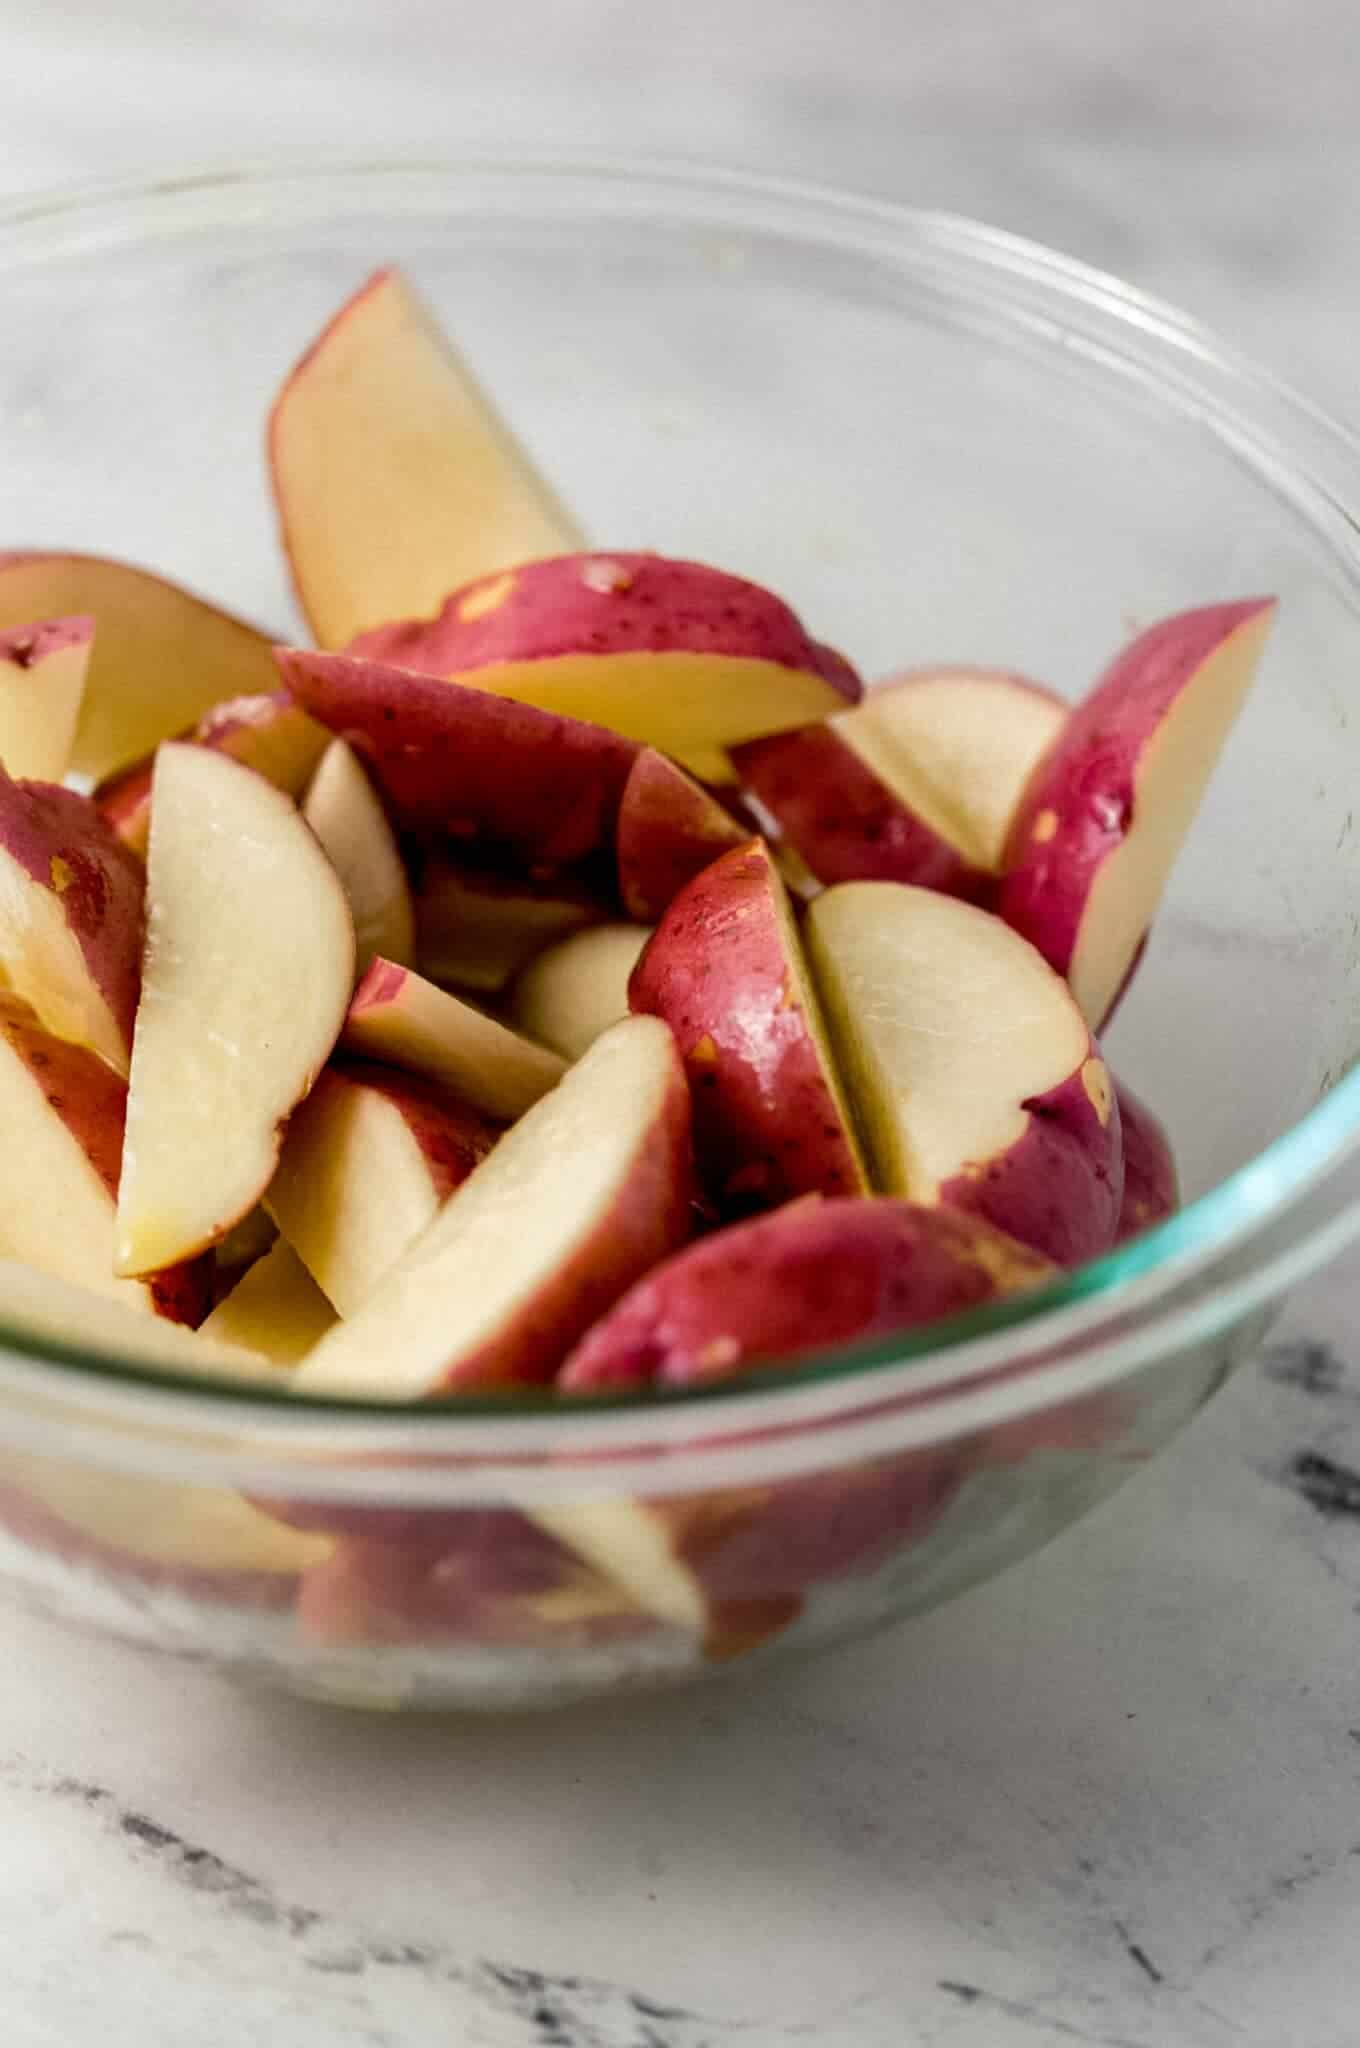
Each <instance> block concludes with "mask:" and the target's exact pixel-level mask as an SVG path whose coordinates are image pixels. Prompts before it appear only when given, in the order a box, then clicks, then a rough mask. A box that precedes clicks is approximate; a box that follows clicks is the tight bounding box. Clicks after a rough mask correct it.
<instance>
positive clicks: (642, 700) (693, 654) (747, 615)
mask: <svg viewBox="0 0 1360 2048" xmlns="http://www.w3.org/2000/svg"><path fill="white" fill-rule="evenodd" d="M350 651H351V653H353V654H356V655H366V656H368V657H369V658H370V659H371V660H374V661H378V662H388V663H392V664H394V665H396V666H397V667H401V668H407V669H416V670H419V671H421V672H422V673H423V674H425V675H437V676H443V677H445V678H446V679H448V680H450V681H456V682H461V683H464V684H470V685H471V686H472V687H473V688H474V689H478V690H487V691H490V692H492V693H493V694H495V695H497V696H502V697H509V698H513V699H514V700H515V701H516V702H517V703H520V704H533V705H537V706H538V707H539V708H540V709H542V710H545V711H551V712H555V713H557V714H559V715H560V716H563V717H566V718H574V719H579V720H584V721H589V722H590V723H592V724H595V725H602V726H605V727H607V728H608V729H609V730H610V731H611V732H617V733H623V734H625V735H626V736H627V737H628V738H630V739H633V740H639V741H642V742H644V743H645V744H646V745H649V746H653V747H659V748H660V749H661V750H662V751H663V752H665V753H686V752H693V751H694V750H695V749H696V748H697V749H699V750H700V751H701V752H708V751H711V750H712V749H713V748H715V747H726V746H729V745H731V744H732V743H733V742H734V741H737V740H746V739H754V738H756V737H758V736H759V735H760V734H762V733H768V732H782V731H785V730H787V729H788V728H789V727H791V726H799V725H807V724H808V723H810V722H811V720H813V719H815V718H824V717H826V716H827V714H828V713H829V712H832V711H838V710H844V708H845V706H846V704H847V703H851V704H853V703H854V702H855V701H856V700H857V698H858V697H859V695H860V693H861V689H862V687H863V686H862V685H861V683H860V680H859V677H858V676H857V675H856V674H855V672H854V670H853V669H852V668H851V666H850V664H849V663H848V662H847V661H846V660H845V658H844V656H842V655H839V654H837V653H835V651H834V650H833V649H831V648H829V647H823V646H822V645H821V644H820V643H819V642H817V641H815V640H812V639H810V638H809V637H808V635H807V633H805V632H804V630H803V627H802V626H801V624H800V623H799V621H798V619H797V618H796V617H795V615H794V613H793V612H792V611H790V609H789V607H788V606H787V605H786V604H785V603H784V602H783V600H782V599H780V598H777V597H775V596H774V595H773V593H772V592H771V591H768V590H762V589H761V588H760V586H759V585H758V584H755V583H748V582H746V581H745V579H744V578H742V577H740V576H729V575H727V574H726V573H725V572H724V571H723V570H721V569H711V568H709V567H708V566H707V565H706V564H705V563H702V562H677V561H671V560H668V559H667V558H666V557H665V556H662V555H647V554H609V555H602V554H593V555H583V554H576V555H559V556H557V557H556V558H555V559H553V560H550V561H538V562H525V563H524V564H522V565H521V566H520V567H519V568H517V569H507V570H505V571H504V572H502V573H500V574H498V575H496V576H493V577H484V578H482V579H481V580H480V581H479V582H477V583H472V584H469V585H467V586H466V587H465V588H463V589H461V590H456V591H455V592H454V593H453V595H452V596H451V597H450V598H448V600H447V602H446V603H445V604H444V606H443V609H442V610H441V611H440V613H439V615H438V617H437V618H435V619H433V620H429V619H415V620H412V621H410V622H408V623H405V624H399V625H391V626H384V627H382V628H380V629H379V630H377V631H375V632H371V633H364V634H362V635H360V637H359V638H358V639H357V640H355V641H354V642H353V643H352V645H351V649H350Z"/></svg>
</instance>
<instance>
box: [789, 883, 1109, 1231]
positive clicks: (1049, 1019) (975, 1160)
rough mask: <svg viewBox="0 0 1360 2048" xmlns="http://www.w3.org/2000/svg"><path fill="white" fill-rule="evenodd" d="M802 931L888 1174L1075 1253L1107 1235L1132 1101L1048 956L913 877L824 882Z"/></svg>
mask: <svg viewBox="0 0 1360 2048" xmlns="http://www.w3.org/2000/svg"><path fill="white" fill-rule="evenodd" d="M806 933H807V944H808V957H809V960H810V962H811V965H812V970H813V974H814V976H815V978H816V981H817V985H818V987H819V988H820V990H821V994H822V1000H823V1002H824V1003H825V1006H826V1017H827V1023H828V1025H829V1026H830V1030H831V1036H832V1040H833V1043H834V1044H835V1047H836V1052H837V1055H838V1057H839V1060H840V1065H841V1071H842V1072H843V1074H844V1075H845V1080H846V1085H847V1087H848V1088H849V1090H850V1093H851V1096H852V1098H853V1100H854V1101H855V1103H856V1104H857V1107H858V1112H859V1120H860V1128H861V1129H862V1130H863V1132H864V1136H865V1142H866V1144H867V1146H868V1150H869V1155H870V1158H871V1160H872V1162H873V1168H874V1173H875V1178H876V1179H877V1182H878V1185H879V1186H880V1187H881V1188H882V1189H883V1190H884V1191H885V1192H886V1193H889V1194H897V1195H905V1196H906V1197H907V1199H908V1200H910V1201H913V1202H923V1203H933V1202H944V1203H947V1204H950V1205H952V1206H954V1207H958V1208H963V1209H968V1210H970V1211H972V1212H973V1213H974V1214H976V1215H980V1216H983V1217H985V1218H986V1219H987V1220H988V1221H989V1222H991V1223H993V1224H995V1225H996V1226H997V1228H998V1229H999V1230H1004V1231H1007V1232H1009V1233H1010V1235H1011V1236H1012V1237H1016V1238H1019V1240H1020V1241H1021V1243H1022V1244H1027V1245H1030V1246H1032V1247H1033V1248H1034V1249H1035V1250H1036V1251H1039V1252H1042V1253H1043V1254H1044V1255H1045V1256H1046V1257H1048V1258H1051V1259H1053V1260H1055V1261H1057V1262H1058V1263H1059V1264H1061V1265H1073V1264H1076V1263H1078V1262H1079V1261H1080V1260H1082V1259H1087V1258H1092V1257H1094V1256H1095V1255H1096V1253H1098V1252H1102V1251H1105V1250H1106V1249H1107V1248H1108V1247H1109V1245H1110V1244H1111V1242H1112V1241H1113V1238H1114V1232H1115V1226H1116V1223H1117V1221H1118V1217H1119V1205H1120V1199H1121V1195H1122V1191H1123V1154H1122V1151H1121V1149H1120V1135H1119V1111H1118V1106H1117V1104H1116V1102H1115V1099H1114V1089H1113V1085H1112V1083H1111V1081H1110V1077H1109V1072H1108V1070H1107V1068H1106V1066H1105V1063H1104V1061H1103V1060H1102V1059H1101V1058H1100V1055H1099V1052H1098V1050H1097V1048H1096V1045H1095V1042H1094V1040H1093V1039H1092V1037H1091V1033H1090V1029H1089V1027H1088V1025H1087V1024H1086V1021H1085V1019H1084V1018H1083V1017H1082V1014H1081V1012H1080V1010H1079V1009H1078V1008H1077V1006H1076V1004H1075V1002H1074V1001H1073V999H1072V996H1071V994H1070V992H1069V991H1068V989H1067V987H1066V985H1065V983H1064V982H1063V981H1062V979H1061V978H1060V976H1058V975H1057V974H1055V973H1054V971H1053V969H1052V968H1051V967H1049V966H1048V964H1047V963H1046V961H1045V960H1044V958H1043V956H1042V955H1041V954H1040V953H1038V952H1037V951H1036V950H1035V948H1034V947H1033V946H1031V945H1029V944H1028V943H1027V942H1026V941H1025V940H1023V939H1021V938H1020V937H1019V935H1018V933H1016V932H1013V931H1012V930H1011V929H1010V927H1009V926H1008V925H1005V924H1003V923H1002V922H1001V920H1000V918H997V917H992V916H991V915H989V913H988V912H986V911H985V910H979V909H976V908H975V907H974V906H973V905H971V904H967V903H960V902H958V901H957V900H956V899H955V898H953V897H950V896H941V895H938V894H936V893H935V892H934V891H933V890H930V889H915V888H912V887H910V886H908V885H907V884H905V883H901V882H843V883H841V884H840V886H839V887H837V888H835V889H828V890H827V891H826V892H825V893H824V894H823V895H821V896H819V897H818V898H817V900H816V902H815V903H813V904H812V906H811V907H810V909H809V911H808V914H807V924H806Z"/></svg>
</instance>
